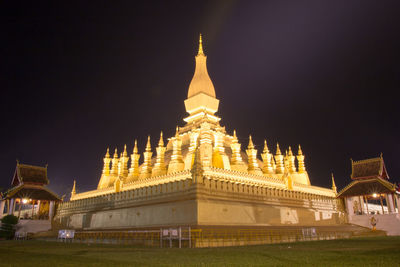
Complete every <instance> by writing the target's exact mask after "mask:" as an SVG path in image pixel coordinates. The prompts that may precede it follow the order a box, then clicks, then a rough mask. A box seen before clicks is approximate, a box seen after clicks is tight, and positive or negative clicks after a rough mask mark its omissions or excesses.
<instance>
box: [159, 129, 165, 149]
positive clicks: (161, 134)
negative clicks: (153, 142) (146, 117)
mask: <svg viewBox="0 0 400 267" xmlns="http://www.w3.org/2000/svg"><path fill="white" fill-rule="evenodd" d="M158 146H160V147H161V146H164V140H163V133H162V131H161V133H160V141H158Z"/></svg>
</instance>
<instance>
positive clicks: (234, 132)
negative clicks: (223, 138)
mask: <svg viewBox="0 0 400 267" xmlns="http://www.w3.org/2000/svg"><path fill="white" fill-rule="evenodd" d="M233 140H235V141H237V136H236V130H233Z"/></svg>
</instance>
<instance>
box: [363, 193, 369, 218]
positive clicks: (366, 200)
mask: <svg viewBox="0 0 400 267" xmlns="http://www.w3.org/2000/svg"><path fill="white" fill-rule="evenodd" d="M363 198H364V200H365V205H366V207H367V214H369V210H368V198H367V197H366V196H363Z"/></svg>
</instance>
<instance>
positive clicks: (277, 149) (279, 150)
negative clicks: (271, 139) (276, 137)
mask: <svg viewBox="0 0 400 267" xmlns="http://www.w3.org/2000/svg"><path fill="white" fill-rule="evenodd" d="M276 155H282V152H281V149H280V148H279V143H276Z"/></svg>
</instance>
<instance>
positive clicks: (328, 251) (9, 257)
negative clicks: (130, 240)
mask: <svg viewBox="0 0 400 267" xmlns="http://www.w3.org/2000/svg"><path fill="white" fill-rule="evenodd" d="M0 266H400V237H368V238H354V239H346V240H330V241H313V242H300V243H290V244H274V245H258V246H247V247H226V248H197V249H188V248H184V249H178V248H172V249H169V248H163V249H160V248H147V247H138V246H129V245H127V246H123V245H100V244H96V245H94V244H91V245H87V244H77V243H74V244H71V243H58V242H45V241H34V240H29V241H0Z"/></svg>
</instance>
